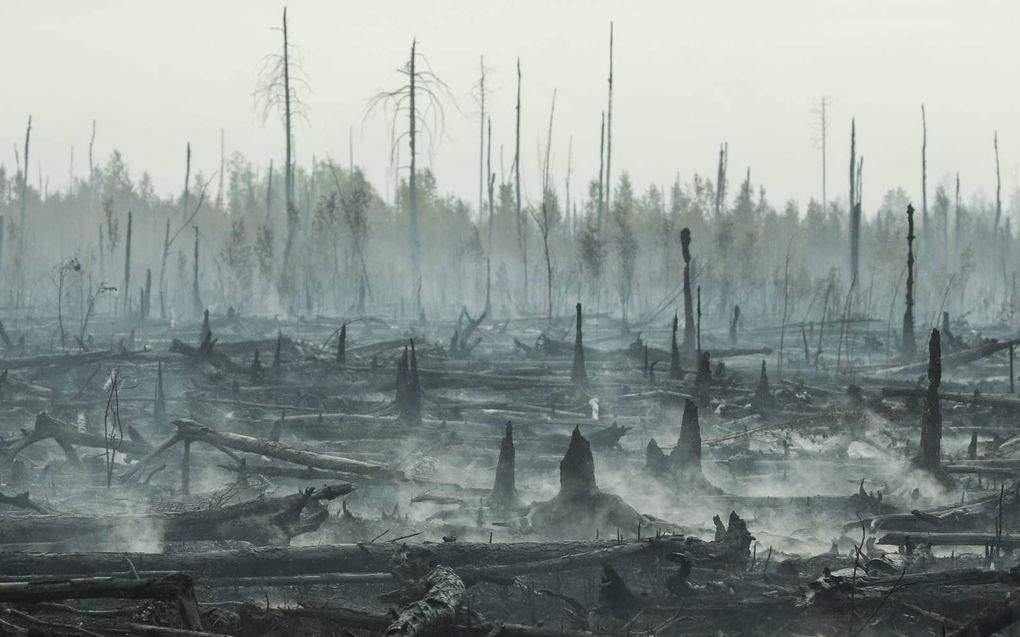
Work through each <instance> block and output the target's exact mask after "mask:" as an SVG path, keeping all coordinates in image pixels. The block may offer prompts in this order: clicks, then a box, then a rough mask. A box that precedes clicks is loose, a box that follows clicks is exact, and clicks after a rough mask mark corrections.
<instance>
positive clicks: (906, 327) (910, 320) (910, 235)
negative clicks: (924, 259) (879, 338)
mask: <svg viewBox="0 0 1020 637" xmlns="http://www.w3.org/2000/svg"><path fill="white" fill-rule="evenodd" d="M906 303H907V308H906V310H905V311H904V312H903V342H902V343H901V345H900V351H901V352H902V353H903V356H904V357H908V358H909V357H913V356H914V355H915V354H916V353H917V342H916V341H915V340H914V207H913V206H912V205H910V204H907V299H906Z"/></svg>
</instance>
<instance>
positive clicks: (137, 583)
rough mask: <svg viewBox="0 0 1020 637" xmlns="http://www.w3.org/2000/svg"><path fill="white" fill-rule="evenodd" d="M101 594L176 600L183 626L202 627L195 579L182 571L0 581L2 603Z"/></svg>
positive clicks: (198, 629) (190, 627) (105, 596)
mask: <svg viewBox="0 0 1020 637" xmlns="http://www.w3.org/2000/svg"><path fill="white" fill-rule="evenodd" d="M100 598H117V599H156V600H166V601H175V602H177V610H178V612H179V613H180V616H181V623H182V624H183V625H184V628H185V629H186V630H189V631H195V630H197V631H200V630H202V619H201V616H200V615H199V612H198V603H197V601H196V599H195V586H194V582H193V581H192V579H191V577H190V576H188V575H185V574H184V573H172V574H170V575H165V576H163V577H160V578H158V579H151V580H140V579H113V578H88V579H70V580H63V581H37V582H3V583H0V602H4V603H26V602H27V603H31V602H54V601H62V600H65V599H100Z"/></svg>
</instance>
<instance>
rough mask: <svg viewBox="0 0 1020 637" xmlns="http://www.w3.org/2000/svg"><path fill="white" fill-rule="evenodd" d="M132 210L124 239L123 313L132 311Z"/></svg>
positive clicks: (129, 213)
mask: <svg viewBox="0 0 1020 637" xmlns="http://www.w3.org/2000/svg"><path fill="white" fill-rule="evenodd" d="M131 218H132V214H131V211H130V210H128V222H127V236H126V237H125V239H124V288H123V290H124V307H123V310H122V311H123V314H124V316H127V315H129V314H130V313H131Z"/></svg>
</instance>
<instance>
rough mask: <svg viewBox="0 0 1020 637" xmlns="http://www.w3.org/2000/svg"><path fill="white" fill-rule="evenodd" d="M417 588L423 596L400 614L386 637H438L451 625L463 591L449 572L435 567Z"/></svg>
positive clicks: (464, 595)
mask: <svg viewBox="0 0 1020 637" xmlns="http://www.w3.org/2000/svg"><path fill="white" fill-rule="evenodd" d="M420 585H421V586H422V587H424V589H425V591H426V592H425V596H424V597H423V598H422V599H420V600H418V601H415V602H412V603H411V604H408V605H407V606H405V607H404V608H403V609H402V610H401V611H400V614H399V615H397V617H396V619H394V620H393V622H392V623H391V624H390V625H389V627H387V628H386V632H384V633H383V634H384V635H385V636H386V637H424V636H426V635H442V634H446V633H445V630H446V628H447V627H449V626H450V625H452V624H453V623H454V620H455V619H456V617H457V610H458V609H459V608H460V606H461V604H463V603H464V598H465V597H466V595H467V589H466V587H465V586H464V582H463V581H462V580H461V579H460V577H458V576H457V574H456V573H455V572H454V571H453V569H451V568H448V567H446V566H436V567H435V568H433V569H432V570H431V571H430V572H429V573H428V574H427V575H426V576H425V577H424V578H422V580H421V582H420Z"/></svg>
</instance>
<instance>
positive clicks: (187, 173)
mask: <svg viewBox="0 0 1020 637" xmlns="http://www.w3.org/2000/svg"><path fill="white" fill-rule="evenodd" d="M190 181H191V142H188V144H187V146H186V147H185V154H184V194H183V195H182V197H181V213H182V215H181V216H185V215H187V214H188V184H189V182H190ZM200 205H201V202H200ZM195 214H198V207H196V208H195V212H194V214H192V217H194V216H195ZM189 222H190V219H189V220H188V221H186V222H185V223H184V225H182V226H181V230H183V229H184V226H186V225H187V224H188V223H189ZM181 230H178V231H177V234H180V232H181ZM177 234H175V235H174V237H175V238H176V236H177ZM171 244H173V240H172V239H171V238H170V218H169V217H167V220H166V232H165V234H164V235H163V258H162V260H161V261H160V266H159V317H160V318H162V319H166V301H167V298H166V297H167V293H166V261H167V258H168V257H169V256H170V246H171ZM100 252H102V250H100Z"/></svg>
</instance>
